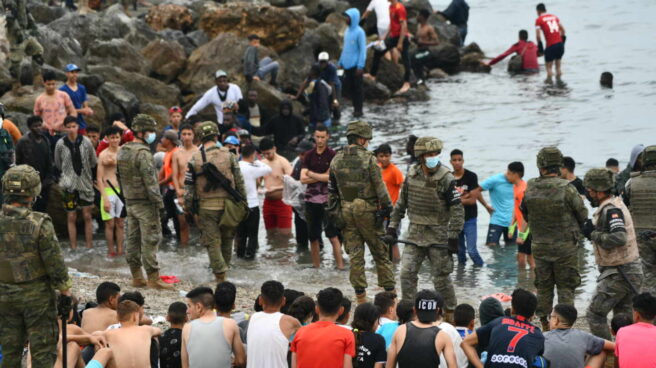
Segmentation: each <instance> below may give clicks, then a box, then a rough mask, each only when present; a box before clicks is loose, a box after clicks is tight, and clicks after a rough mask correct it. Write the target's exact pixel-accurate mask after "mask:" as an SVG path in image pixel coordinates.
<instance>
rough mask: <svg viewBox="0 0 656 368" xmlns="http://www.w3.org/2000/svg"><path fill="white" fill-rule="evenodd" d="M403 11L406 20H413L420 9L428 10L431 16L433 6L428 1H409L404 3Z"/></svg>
mask: <svg viewBox="0 0 656 368" xmlns="http://www.w3.org/2000/svg"><path fill="white" fill-rule="evenodd" d="M403 5H405V10H406V13H407V15H408V20H410V19H414V18H416V17H417V15H419V11H420V10H421V9H426V10H428V11H429V12H430V13H431V14H432V13H433V6H432V5H431V3H430V1H428V0H409V1H404V2H403Z"/></svg>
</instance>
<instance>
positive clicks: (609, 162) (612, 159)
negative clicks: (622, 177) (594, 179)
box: [606, 157, 620, 167]
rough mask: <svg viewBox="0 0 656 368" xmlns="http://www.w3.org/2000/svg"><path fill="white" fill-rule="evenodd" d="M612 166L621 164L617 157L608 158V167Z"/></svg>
mask: <svg viewBox="0 0 656 368" xmlns="http://www.w3.org/2000/svg"><path fill="white" fill-rule="evenodd" d="M611 166H620V162H619V161H617V159H614V158H612V157H611V158H609V159H608V160H606V167H611Z"/></svg>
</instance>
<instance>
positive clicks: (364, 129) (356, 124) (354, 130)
mask: <svg viewBox="0 0 656 368" xmlns="http://www.w3.org/2000/svg"><path fill="white" fill-rule="evenodd" d="M349 135H355V136H358V137H362V138H364V139H371V137H372V133H371V125H369V123H367V122H366V121H363V120H356V121H352V122H350V123H349V124H348V126H347V127H346V136H347V137H348V136H349Z"/></svg>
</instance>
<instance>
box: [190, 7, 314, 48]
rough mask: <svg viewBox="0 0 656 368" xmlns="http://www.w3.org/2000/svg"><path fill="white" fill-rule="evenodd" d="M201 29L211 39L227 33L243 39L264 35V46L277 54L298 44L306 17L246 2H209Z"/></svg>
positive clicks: (202, 16) (203, 14)
mask: <svg viewBox="0 0 656 368" xmlns="http://www.w3.org/2000/svg"><path fill="white" fill-rule="evenodd" d="M200 28H201V29H202V30H203V31H205V33H207V35H208V36H209V37H210V38H214V37H216V36H217V35H220V34H222V33H224V32H231V33H234V34H236V35H238V36H239V37H242V38H246V37H247V36H248V35H250V34H257V35H258V36H260V37H261V38H262V45H264V46H267V47H270V48H272V49H274V50H275V51H276V52H278V53H281V52H283V51H286V50H289V49H291V48H293V47H295V46H296V44H298V42H299V40H300V39H301V37H303V33H304V31H305V28H304V21H303V16H301V15H300V14H298V13H296V12H293V11H289V10H287V9H285V8H277V7H273V6H269V5H254V4H246V3H230V4H226V5H222V6H217V5H212V4H207V5H206V7H205V11H204V12H203V13H202V15H201V18H200ZM240 56H241V55H240Z"/></svg>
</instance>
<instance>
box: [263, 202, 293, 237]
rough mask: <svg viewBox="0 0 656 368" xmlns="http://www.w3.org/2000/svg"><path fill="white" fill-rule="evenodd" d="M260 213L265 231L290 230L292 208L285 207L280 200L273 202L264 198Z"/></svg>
mask: <svg viewBox="0 0 656 368" xmlns="http://www.w3.org/2000/svg"><path fill="white" fill-rule="evenodd" d="M262 213H263V215H264V228H265V229H267V230H269V229H291V228H292V207H291V206H288V205H286V204H285V203H284V202H283V201H282V200H281V199H280V200H277V201H273V200H270V199H266V198H265V199H264V207H263V209H262Z"/></svg>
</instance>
